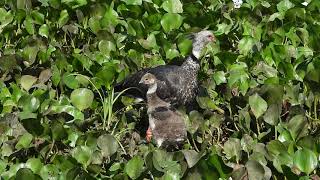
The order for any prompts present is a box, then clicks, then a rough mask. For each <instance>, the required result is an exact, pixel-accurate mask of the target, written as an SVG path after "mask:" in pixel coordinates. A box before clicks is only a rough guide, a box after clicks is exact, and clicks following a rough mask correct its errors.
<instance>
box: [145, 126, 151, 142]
mask: <svg viewBox="0 0 320 180" xmlns="http://www.w3.org/2000/svg"><path fill="white" fill-rule="evenodd" d="M151 138H152V131H151V128H150V127H148V130H147V132H146V140H147V142H151Z"/></svg>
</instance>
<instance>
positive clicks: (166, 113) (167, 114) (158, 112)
mask: <svg viewBox="0 0 320 180" xmlns="http://www.w3.org/2000/svg"><path fill="white" fill-rule="evenodd" d="M151 116H152V117H153V118H154V119H156V120H160V121H165V120H168V119H170V118H171V116H172V111H171V110H170V108H169V107H166V106H162V107H157V108H155V109H154V111H152V112H151Z"/></svg>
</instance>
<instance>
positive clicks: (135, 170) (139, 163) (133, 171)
mask: <svg viewBox="0 0 320 180" xmlns="http://www.w3.org/2000/svg"><path fill="white" fill-rule="evenodd" d="M143 165H144V162H143V159H142V158H141V157H140V156H134V157H133V158H132V159H131V160H130V161H129V162H128V163H127V164H126V166H125V169H124V171H125V172H126V174H128V176H129V177H130V178H131V179H137V178H138V177H139V176H140V175H141V173H142V172H143V171H144V169H143Z"/></svg>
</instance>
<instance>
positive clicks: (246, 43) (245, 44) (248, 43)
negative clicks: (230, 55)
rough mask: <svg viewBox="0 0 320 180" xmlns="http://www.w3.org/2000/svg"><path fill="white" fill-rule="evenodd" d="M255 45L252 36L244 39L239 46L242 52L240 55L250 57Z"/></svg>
mask: <svg viewBox="0 0 320 180" xmlns="http://www.w3.org/2000/svg"><path fill="white" fill-rule="evenodd" d="M254 44H255V41H254V39H253V38H252V37H250V36H245V37H243V38H242V39H241V40H240V41H239V44H238V49H239V51H240V54H243V55H248V54H249V52H250V51H251V49H252V47H253V45H254Z"/></svg>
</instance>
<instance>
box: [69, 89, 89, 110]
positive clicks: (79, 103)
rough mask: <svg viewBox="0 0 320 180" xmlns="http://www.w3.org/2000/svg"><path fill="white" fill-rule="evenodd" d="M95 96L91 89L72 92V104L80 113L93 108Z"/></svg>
mask: <svg viewBox="0 0 320 180" xmlns="http://www.w3.org/2000/svg"><path fill="white" fill-rule="evenodd" d="M93 97H94V94H93V92H92V91H91V90H90V89H87V88H79V89H75V90H73V91H72V93H71V95H70V100H71V103H72V104H73V105H74V106H76V107H77V108H78V109H79V110H80V111H82V110H84V109H86V108H88V107H90V106H91V104H92V102H93Z"/></svg>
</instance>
